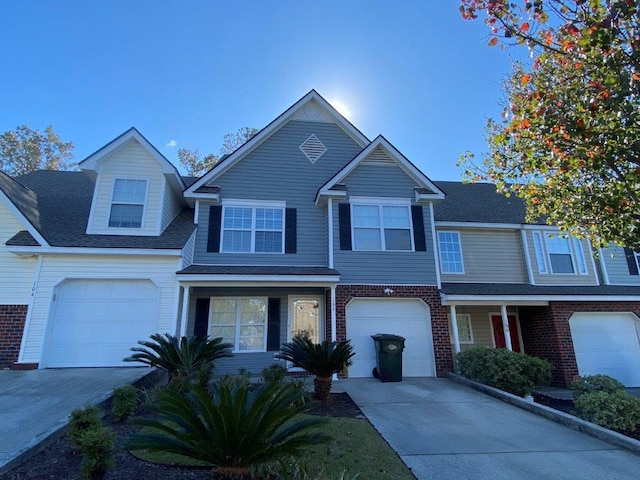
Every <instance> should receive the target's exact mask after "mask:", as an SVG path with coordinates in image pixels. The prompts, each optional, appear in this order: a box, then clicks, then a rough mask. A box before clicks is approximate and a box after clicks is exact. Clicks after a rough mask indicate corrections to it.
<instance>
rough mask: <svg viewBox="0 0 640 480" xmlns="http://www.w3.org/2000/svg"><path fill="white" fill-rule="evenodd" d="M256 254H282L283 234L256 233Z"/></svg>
mask: <svg viewBox="0 0 640 480" xmlns="http://www.w3.org/2000/svg"><path fill="white" fill-rule="evenodd" d="M255 251H256V252H276V253H281V252H282V232H256V246H255Z"/></svg>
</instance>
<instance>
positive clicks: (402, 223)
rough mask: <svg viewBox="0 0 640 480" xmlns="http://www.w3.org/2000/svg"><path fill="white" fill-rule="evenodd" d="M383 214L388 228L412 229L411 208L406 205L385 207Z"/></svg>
mask: <svg viewBox="0 0 640 480" xmlns="http://www.w3.org/2000/svg"><path fill="white" fill-rule="evenodd" d="M382 214H383V216H384V226H385V227H386V228H411V223H410V216H409V207H407V206H405V205H397V206H395V205H394V206H387V205H385V206H384V207H382ZM387 248H388V247H387Z"/></svg>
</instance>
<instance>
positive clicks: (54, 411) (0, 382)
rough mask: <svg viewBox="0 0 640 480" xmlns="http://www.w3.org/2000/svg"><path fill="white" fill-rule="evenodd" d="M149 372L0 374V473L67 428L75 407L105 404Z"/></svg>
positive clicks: (72, 370) (96, 370)
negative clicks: (123, 386)
mask: <svg viewBox="0 0 640 480" xmlns="http://www.w3.org/2000/svg"><path fill="white" fill-rule="evenodd" d="M151 372H152V370H150V369H149V368H135V367H134V368H65V369H50V370H28V371H16V370H0V472H2V471H5V470H6V469H7V468H9V467H10V465H11V464H12V463H13V460H14V459H15V458H17V457H19V456H21V455H23V454H25V452H29V451H30V450H31V449H32V448H33V447H34V446H36V445H38V444H39V443H40V442H41V441H42V440H43V439H45V438H47V437H48V436H49V435H51V434H52V433H54V432H55V431H57V430H58V429H59V428H60V427H62V426H63V425H65V424H66V423H67V420H68V417H69V414H70V413H71V411H72V410H74V409H76V408H82V407H85V406H87V405H95V404H97V403H100V402H102V401H104V400H105V399H107V398H108V397H109V396H110V395H111V392H112V390H113V389H114V388H116V387H120V386H122V385H126V384H129V383H133V382H135V381H137V380H139V379H141V378H142V377H144V376H146V375H148V374H149V373H151Z"/></svg>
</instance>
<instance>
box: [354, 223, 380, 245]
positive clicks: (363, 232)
mask: <svg viewBox="0 0 640 480" xmlns="http://www.w3.org/2000/svg"><path fill="white" fill-rule="evenodd" d="M353 237H354V238H353V240H354V249H356V250H382V245H381V243H380V230H379V229H378V228H354V229H353Z"/></svg>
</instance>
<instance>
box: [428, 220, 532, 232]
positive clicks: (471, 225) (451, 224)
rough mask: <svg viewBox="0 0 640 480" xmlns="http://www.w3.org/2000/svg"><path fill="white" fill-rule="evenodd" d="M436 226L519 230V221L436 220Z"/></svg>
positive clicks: (520, 226)
mask: <svg viewBox="0 0 640 480" xmlns="http://www.w3.org/2000/svg"><path fill="white" fill-rule="evenodd" d="M436 226H437V227H445V228H456V229H457V228H478V229H490V230H520V229H521V228H522V225H521V224H519V223H481V222H477V223H476V222H440V221H438V222H436Z"/></svg>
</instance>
